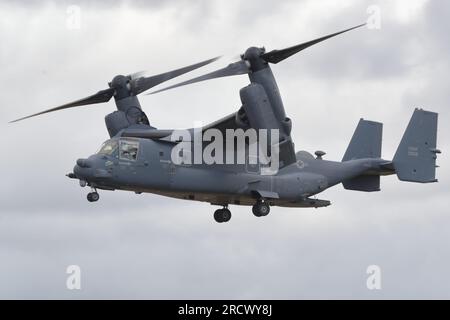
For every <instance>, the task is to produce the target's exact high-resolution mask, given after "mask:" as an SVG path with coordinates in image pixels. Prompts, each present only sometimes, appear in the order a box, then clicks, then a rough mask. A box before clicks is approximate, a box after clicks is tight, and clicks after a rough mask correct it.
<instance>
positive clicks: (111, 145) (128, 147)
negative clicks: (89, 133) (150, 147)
mask: <svg viewBox="0 0 450 320" xmlns="http://www.w3.org/2000/svg"><path fill="white" fill-rule="evenodd" d="M138 152H139V141H138V140H132V139H119V140H117V139H111V140H108V141H106V142H104V143H103V144H102V146H101V147H100V150H99V151H98V152H97V154H102V155H106V156H112V157H116V158H119V159H120V160H128V161H136V160H137V158H138Z"/></svg>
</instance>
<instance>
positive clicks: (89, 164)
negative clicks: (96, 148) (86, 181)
mask: <svg viewBox="0 0 450 320" xmlns="http://www.w3.org/2000/svg"><path fill="white" fill-rule="evenodd" d="M77 166H79V167H81V168H91V167H92V161H90V160H89V159H78V160H77Z"/></svg>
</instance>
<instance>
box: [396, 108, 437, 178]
mask: <svg viewBox="0 0 450 320" xmlns="http://www.w3.org/2000/svg"><path fill="white" fill-rule="evenodd" d="M437 119H438V114H437V113H435V112H430V111H425V110H422V109H416V110H414V113H413V115H412V117H411V120H410V121H409V124H408V127H407V128H406V131H405V133H404V134H403V138H402V141H401V142H400V145H399V146H398V149H397V152H396V153H395V156H394V159H393V161H392V162H393V164H394V168H395V172H396V173H397V176H398V178H399V179H400V180H403V181H411V182H422V183H426V182H437V180H436V178H435V175H436V154H437V153H440V151H439V150H438V149H436V135H437Z"/></svg>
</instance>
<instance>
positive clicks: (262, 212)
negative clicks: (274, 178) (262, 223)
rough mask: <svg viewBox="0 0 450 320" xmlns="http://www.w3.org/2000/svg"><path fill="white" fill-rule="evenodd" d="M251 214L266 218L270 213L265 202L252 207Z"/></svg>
mask: <svg viewBox="0 0 450 320" xmlns="http://www.w3.org/2000/svg"><path fill="white" fill-rule="evenodd" d="M252 212H253V214H254V215H255V216H257V217H264V216H267V215H268V214H269V212H270V206H269V205H268V204H267V203H265V202H257V203H256V204H255V205H254V206H253V207H252Z"/></svg>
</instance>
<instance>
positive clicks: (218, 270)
mask: <svg viewBox="0 0 450 320" xmlns="http://www.w3.org/2000/svg"><path fill="white" fill-rule="evenodd" d="M24 3H25V2H24ZM108 3H110V2H108ZM69 5H77V6H78V7H79V8H80V25H79V26H80V28H72V27H73V25H71V24H70V21H68V19H70V17H69V15H68V13H67V9H68V6H69ZM370 5H377V6H378V7H379V8H380V9H381V29H379V30H369V29H366V28H362V29H359V30H355V31H353V32H351V33H348V34H345V35H342V36H340V37H337V38H334V39H331V40H329V41H326V42H324V43H321V44H319V45H317V46H314V47H312V48H309V49H308V50H305V51H303V52H302V53H300V54H298V55H296V56H293V57H291V58H289V59H288V60H285V61H284V62H283V63H280V64H277V65H274V66H273V68H272V69H273V72H274V74H275V75H276V77H277V80H278V85H279V87H280V91H281V94H282V97H283V99H284V103H285V108H286V112H287V114H288V116H289V117H290V118H291V119H292V121H293V131H292V137H293V139H294V142H295V144H296V149H297V150H307V151H310V152H314V151H315V150H317V149H320V150H324V151H326V152H327V155H326V156H325V158H327V159H332V160H340V159H341V158H342V155H343V153H344V151H345V149H346V147H347V144H348V142H349V140H350V137H351V135H352V133H353V130H354V128H355V126H356V124H357V122H358V120H359V118H361V117H364V118H365V119H369V120H375V121H380V122H383V123H384V140H383V157H384V158H386V159H391V158H392V156H393V154H394V152H395V150H396V148H397V145H398V143H399V141H400V138H401V136H402V134H403V131H404V129H405V128H406V125H407V123H408V121H409V118H410V116H411V114H412V112H413V110H414V108H415V107H423V108H425V109H427V110H432V111H436V112H439V132H438V147H439V148H440V149H442V151H443V154H442V155H440V156H439V159H438V164H439V165H440V166H441V168H439V169H438V171H437V175H438V178H439V183H435V184H427V185H421V184H413V183H405V182H400V181H398V180H397V178H396V177H395V176H390V177H383V178H382V186H381V188H382V191H381V192H375V193H361V192H355V191H345V190H344V189H343V188H342V186H340V185H339V186H336V187H334V188H332V189H329V190H327V191H326V192H324V193H322V194H320V198H322V199H327V200H331V202H332V206H330V207H328V208H323V209H286V208H277V207H273V208H272V210H271V213H270V214H269V216H267V217H265V218H256V217H254V216H253V214H252V213H251V208H249V207H238V206H232V207H231V211H232V214H233V217H232V219H231V221H230V222H229V223H226V224H217V223H216V222H214V220H213V217H212V213H213V211H214V210H215V209H216V208H215V207H213V206H211V205H209V204H205V203H197V202H187V201H181V200H174V199H170V198H163V197H159V196H155V195H149V194H142V195H135V194H133V193H129V192H120V191H116V192H107V191H104V192H101V194H100V197H101V199H100V201H99V202H97V203H94V204H91V203H88V202H87V201H86V193H87V192H88V190H87V189H82V188H80V187H79V185H78V183H77V182H76V181H75V180H70V179H67V177H65V176H64V175H65V174H66V173H68V172H70V171H71V170H72V168H73V166H74V164H75V161H76V159H77V158H81V157H86V156H88V155H90V154H92V153H94V152H95V151H96V150H97V149H98V147H99V146H100V144H101V143H102V142H103V141H104V140H106V139H107V138H108V135H107V131H106V128H105V125H104V116H105V115H106V114H107V113H109V112H112V111H113V110H114V109H115V106H114V102H113V101H111V102H109V103H107V104H103V105H94V106H87V107H82V108H77V109H72V110H66V111H62V112H59V113H53V114H50V115H44V116H42V117H37V118H33V119H29V120H27V121H24V122H20V123H16V124H7V121H9V120H12V119H15V118H18V117H20V116H23V115H27V114H30V113H34V112H37V111H40V110H42V109H45V108H49V107H53V106H55V105H59V104H63V103H66V102H69V101H72V100H75V99H78V98H82V97H84V96H87V95H89V94H92V93H94V92H97V91H98V90H101V89H105V88H106V87H107V83H108V81H110V80H111V79H112V77H113V76H114V75H116V74H129V73H132V72H136V71H140V70H147V71H148V74H156V73H160V72H164V71H167V70H171V69H174V68H178V67H181V66H184V65H188V64H191V63H194V62H198V61H201V60H204V59H206V58H210V57H214V56H217V55H221V54H223V55H225V56H224V58H223V59H221V60H219V61H217V62H215V63H214V64H213V65H210V66H207V67H205V68H203V69H201V70H198V71H196V72H194V73H191V74H189V75H187V76H185V77H183V78H179V79H177V80H175V81H178V80H181V79H187V78H188V77H192V76H194V75H199V74H202V73H204V72H207V71H210V70H214V69H215V68H219V67H222V66H224V65H226V64H228V63H229V62H232V61H234V60H233V59H236V56H237V55H238V54H240V53H242V52H244V51H245V49H246V48H247V47H249V46H254V45H257V46H265V47H266V48H267V49H268V50H272V49H280V48H284V47H287V46H291V45H294V44H297V43H300V42H303V41H307V40H310V39H313V38H316V37H318V36H322V35H325V34H328V33H332V32H336V31H339V30H342V29H345V28H348V27H351V26H354V25H357V24H360V23H362V22H365V21H366V20H367V19H368V17H369V15H368V14H367V9H368V7H369V6H370ZM449 14H450V3H449V2H447V1H437V0H435V1H431V0H429V1H426V0H393V1H391V0H389V1H387V0H386V1H356V0H342V1H335V0H333V1H331V0H330V1H317V0H314V1H313V0H310V1H306V0H305V1H283V2H281V1H270V0H264V1H244V2H242V1H237V0H227V1H187V0H186V1H175V0H174V1H164V2H162V1H150V2H148V1H115V2H114V5H108V6H107V5H106V4H104V3H102V2H100V1H99V2H98V3H96V2H95V1H76V0H74V1H67V2H64V1H58V4H57V3H56V2H44V1H42V2H41V1H34V2H31V1H30V2H27V4H22V3H19V2H14V3H13V2H10V1H0V43H2V46H1V49H0V66H1V68H0V70H1V77H0V88H1V90H0V101H1V104H2V107H1V108H0V119H1V121H0V130H1V135H0V143H1V146H2V157H0V174H1V175H0V177H1V179H0V199H1V202H0V298H64V299H77V298H193V299H195V298H212V299H214V298H233V299H240V298H248V299H259V298H275V299H280V298H289V299H291V298H374V299H377V298H447V299H448V298H450V277H449V275H448V270H449V269H450V251H449V240H450V234H449V228H450V212H449V211H450V210H449V204H450V200H449V191H450V183H449V179H448V177H449V175H450V170H449V167H448V165H447V164H448V163H449V159H448V150H450V145H449V142H448V139H447V137H449V136H450V129H449V127H448V125H447V124H448V123H449V120H450V114H449V106H448V104H449V102H450V90H448V84H449V80H450V79H449V76H448V75H449V74H450V63H449V61H448V57H449V56H450V45H449V42H448V34H447V33H448V32H447V31H448V29H449V27H450V25H449V22H448V17H449ZM71 26H72V27H71ZM171 83H174V82H171ZM247 83H248V78H246V76H240V77H234V78H228V79H219V80H214V81H210V82H207V83H200V84H195V85H192V86H188V87H183V88H179V89H176V90H171V91H167V92H164V93H161V94H158V95H154V96H145V95H143V96H141V98H140V101H141V104H142V106H143V108H144V109H145V111H146V113H147V115H148V117H149V119H150V122H151V124H152V125H153V126H156V127H158V128H163V129H164V128H184V127H192V126H193V124H194V122H196V121H202V122H203V123H208V122H212V121H214V120H216V119H217V118H219V117H222V116H224V115H227V114H229V113H231V112H234V111H236V110H237V109H238V108H239V106H240V100H239V89H240V88H241V87H243V86H245V85H246V84H247ZM73 264H75V265H79V266H80V267H81V270H82V290H80V291H69V290H67V289H66V278H67V274H66V273H65V272H66V267H67V266H68V265H73ZM369 265H378V266H380V268H381V272H382V290H379V291H371V290H368V289H367V287H366V278H367V276H368V275H367V274H366V269H367V267H368V266H369Z"/></svg>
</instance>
